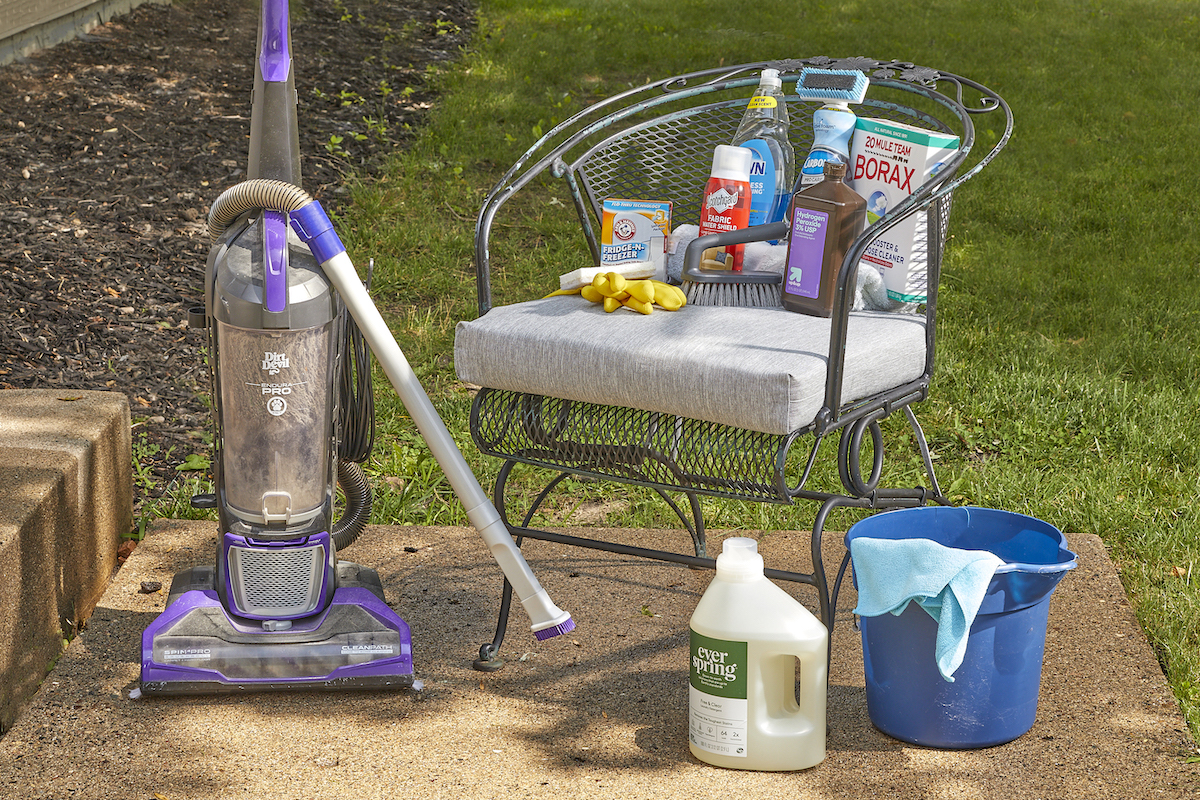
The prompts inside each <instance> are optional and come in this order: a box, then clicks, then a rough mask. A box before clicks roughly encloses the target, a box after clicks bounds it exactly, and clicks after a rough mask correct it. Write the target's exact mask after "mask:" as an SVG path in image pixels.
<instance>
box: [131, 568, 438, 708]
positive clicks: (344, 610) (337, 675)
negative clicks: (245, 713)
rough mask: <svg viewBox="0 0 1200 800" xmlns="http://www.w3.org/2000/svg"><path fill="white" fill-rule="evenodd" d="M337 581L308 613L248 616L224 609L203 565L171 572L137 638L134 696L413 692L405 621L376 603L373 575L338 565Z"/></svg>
mask: <svg viewBox="0 0 1200 800" xmlns="http://www.w3.org/2000/svg"><path fill="white" fill-rule="evenodd" d="M280 574H283V575H285V576H286V575H287V574H288V573H280ZM292 574H297V573H292ZM338 584H339V585H338V588H337V590H336V591H335V592H334V593H333V598H332V601H331V602H330V603H329V604H328V605H327V606H325V607H324V608H323V609H322V610H321V611H320V612H319V613H317V614H313V615H311V616H309V617H301V618H296V619H261V620H255V619H248V618H244V617H239V616H237V615H234V614H231V613H230V612H229V610H228V609H227V608H226V607H225V605H224V604H223V603H222V602H221V600H220V598H219V596H218V593H217V591H216V573H215V571H214V570H213V568H212V567H208V566H202V567H193V568H192V569H190V570H186V571H184V572H181V573H179V574H178V575H176V576H175V580H174V581H173V582H172V584H171V595H170V598H169V599H168V601H167V608H166V610H165V611H163V613H162V614H160V615H159V617H158V618H157V619H156V620H155V621H154V622H153V623H152V624H151V625H150V627H148V628H147V629H146V630H145V631H144V632H143V634H142V680H141V688H142V692H143V693H145V694H213V693H229V692H246V691H264V690H272V691H274V690H281V689H308V690H312V689H318V690H339V689H383V688H407V687H414V688H420V684H419V682H418V681H415V680H414V678H413V663H412V638H411V634H410V631H409V628H408V625H407V623H405V622H404V620H402V619H400V618H399V617H398V616H396V614H395V612H393V611H392V610H391V608H389V607H388V605H387V604H386V603H385V602H384V601H383V588H382V586H381V585H380V581H379V576H378V575H377V574H376V573H375V571H374V570H370V569H366V568H364V567H361V566H359V565H357V564H353V563H350V562H347V561H342V562H339V563H338ZM267 591H268V593H270V592H274V593H275V594H280V595H286V594H293V595H295V596H297V597H300V596H303V595H304V594H305V593H306V589H305V588H304V587H299V588H297V587H291V590H290V591H289V588H288V587H286V586H283V587H280V588H275V589H273V590H272V589H270V588H268V589H267Z"/></svg>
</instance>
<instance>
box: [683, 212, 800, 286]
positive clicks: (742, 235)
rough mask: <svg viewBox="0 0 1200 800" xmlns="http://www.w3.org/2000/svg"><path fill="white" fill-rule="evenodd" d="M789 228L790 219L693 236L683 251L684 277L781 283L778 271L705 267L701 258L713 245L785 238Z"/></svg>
mask: <svg viewBox="0 0 1200 800" xmlns="http://www.w3.org/2000/svg"><path fill="white" fill-rule="evenodd" d="M788 228H789V225H788V223H786V222H771V223H769V224H767V225H755V226H754V227H752V228H740V229H738V230H735V231H725V232H723V233H710V234H708V235H706V236H701V237H699V238H696V239H693V240H692V241H691V242H689V243H688V246H687V250H685V251H684V253H683V278H684V280H688V281H691V282H692V283H779V281H780V279H781V278H782V276H781V275H778V274H777V273H774V272H755V271H753V270H750V271H742V270H738V271H735V270H731V269H701V267H700V262H701V259H702V258H703V253H704V251H705V250H707V249H709V248H710V247H724V246H725V245H730V244H747V243H748V242H768V241H771V240H772V239H782V238H783V237H785V236H787V234H788Z"/></svg>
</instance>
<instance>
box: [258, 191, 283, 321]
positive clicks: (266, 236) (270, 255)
mask: <svg viewBox="0 0 1200 800" xmlns="http://www.w3.org/2000/svg"><path fill="white" fill-rule="evenodd" d="M287 231H288V224H287V215H286V214H284V213H282V212H279V211H264V212H263V287H264V294H265V295H266V297H265V298H264V299H265V300H266V307H267V311H270V312H271V313H273V314H278V313H279V312H281V311H286V310H287V300H288V280H287V246H288V241H287Z"/></svg>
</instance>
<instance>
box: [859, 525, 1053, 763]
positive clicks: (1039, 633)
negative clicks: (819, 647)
mask: <svg viewBox="0 0 1200 800" xmlns="http://www.w3.org/2000/svg"><path fill="white" fill-rule="evenodd" d="M860 537H862V538H874V539H930V540H932V541H934V542H937V543H938V544H941V545H945V546H946V547H955V548H959V549H963V550H987V551H990V552H992V553H995V554H996V555H997V556H999V557H1000V558H1001V559H1003V560H1004V562H1005V563H1004V564H1003V565H1001V566H1000V567H998V568H997V569H996V574H995V576H994V577H993V578H992V581H991V583H990V584H989V585H988V589H987V594H986V595H985V596H984V599H983V604H982V605H981V606H980V608H979V613H978V615H977V616H976V617H975V621H974V622H973V623H972V625H971V632H970V636H969V637H968V640H967V650H966V655H965V656H964V658H963V662H962V665H961V666H960V667H959V668H958V670H957V671H956V672H955V673H954V682H953V683H950V682H947V681H945V680H943V678H942V676H941V673H940V672H939V671H938V668H937V663H936V662H935V660H934V650H935V647H934V645H935V641H936V639H937V623H936V622H935V621H934V620H933V618H932V617H930V616H929V614H927V613H926V612H925V610H924V609H922V608H921V607H920V606H918V605H917V604H916V603H910V604H909V605H908V608H906V609H905V610H904V612H903V613H902V614H900V615H899V616H894V615H892V614H882V615H880V616H877V617H861V618H860V620H859V622H860V625H861V628H862V642H863V665H864V668H865V672H866V686H867V713H868V714H869V715H870V718H871V723H872V724H873V725H875V727H877V728H878V729H879V730H881V731H883V732H884V733H886V734H887V735H888V736H891V737H893V738H896V739H900V740H902V741H905V742H912V743H913V744H919V745H923V746H926V747H941V748H954V749H965V748H976V747H990V746H992V745H997V744H1003V743H1004V742H1009V741H1012V740H1013V739H1016V738H1017V737H1018V736H1021V735H1022V734H1024V733H1025V732H1026V731H1028V730H1029V729H1030V728H1032V727H1033V723H1034V719H1035V717H1036V716H1037V701H1038V690H1039V687H1040V685H1041V679H1042V655H1043V652H1044V650H1045V646H1046V619H1047V615H1048V613H1049V610H1050V595H1051V593H1053V591H1054V587H1055V586H1057V585H1058V582H1059V581H1060V580H1061V579H1062V577H1063V575H1065V574H1066V573H1067V571H1068V570H1071V569H1074V568H1075V554H1074V553H1072V552H1071V551H1070V550H1068V549H1067V541H1066V539H1065V537H1063V535H1062V533H1061V532H1060V531H1059V530H1058V529H1057V528H1055V527H1054V526H1053V525H1050V524H1048V523H1046V522H1043V521H1041V520H1039V519H1035V518H1033V517H1027V516H1023V515H1021V514H1014V513H1011V512H1007V511H997V510H995V509H987V508H947V507H942V506H930V507H921V508H909V509H902V510H898V511H889V512H886V513H883V514H877V515H876V516H873V517H869V518H867V519H865V520H862V521H861V522H859V523H857V524H855V525H854V526H853V527H851V529H850V531H849V532H848V533H847V534H846V546H847V547H849V546H850V542H851V541H853V540H854V539H855V538H860ZM855 585H856V586H857V576H856V577H855Z"/></svg>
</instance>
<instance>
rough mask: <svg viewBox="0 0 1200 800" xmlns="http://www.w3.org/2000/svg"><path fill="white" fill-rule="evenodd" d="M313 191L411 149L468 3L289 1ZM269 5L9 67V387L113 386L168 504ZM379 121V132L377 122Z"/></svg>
mask: <svg viewBox="0 0 1200 800" xmlns="http://www.w3.org/2000/svg"><path fill="white" fill-rule="evenodd" d="M291 6H292V8H291V16H292V42H293V56H294V60H295V61H294V65H295V69H296V75H297V81H296V84H297V90H298V95H299V99H298V108H299V116H300V141H301V150H302V170H303V173H304V188H305V189H307V190H308V191H309V192H310V193H311V194H312V195H313V196H314V197H316V198H317V199H319V200H320V201H321V202H322V204H324V205H325V206H326V208H329V209H331V210H334V211H336V210H337V207H338V204H339V195H340V194H341V193H342V192H343V191H344V190H343V188H342V181H343V176H344V175H345V174H346V173H347V172H348V171H350V170H354V171H356V172H357V173H358V174H365V175H370V174H371V173H372V172H373V171H375V170H376V169H378V167H379V165H380V163H381V160H382V159H383V158H384V157H385V156H386V155H387V154H388V153H391V152H393V151H394V150H395V149H396V148H398V147H403V146H404V144H405V142H406V140H408V139H409V138H410V137H411V136H412V131H413V129H414V128H415V127H416V126H418V125H420V123H421V121H422V118H423V116H424V114H425V113H426V111H427V110H428V109H429V108H430V106H431V104H432V102H433V101H434V97H433V95H432V92H431V90H430V89H429V88H428V87H427V85H426V76H427V70H429V69H430V68H436V66H437V65H438V64H439V63H444V62H447V61H450V60H452V59H454V58H456V57H457V55H458V53H459V51H460V49H461V48H462V46H463V45H464V44H465V42H466V41H467V40H468V38H469V36H470V32H471V29H472V27H473V24H474V16H473V8H472V7H471V5H470V4H469V3H468V2H467V1H466V0H293V3H292V4H291ZM257 25H258V5H257V4H256V3H255V2H253V0H178V1H177V2H176V3H175V4H174V5H157V4H147V5H143V6H141V7H139V8H137V9H135V10H134V11H133V12H131V13H130V14H128V15H126V16H123V17H120V18H117V19H116V20H114V21H112V22H111V23H109V24H107V25H105V26H103V27H100V28H97V29H96V30H94V31H92V32H91V33H90V34H89V35H87V36H86V37H84V38H82V39H80V40H77V41H72V42H68V43H64V44H61V45H59V46H57V47H54V48H52V49H49V50H46V51H42V52H40V53H37V54H35V55H33V56H32V57H30V58H29V59H28V60H26V61H25V62H22V63H15V64H10V65H8V66H5V67H0V295H2V296H3V298H4V301H3V303H0V388H22V389H31V388H62V389H63V390H64V391H66V390H70V389H101V390H103V389H109V390H113V391H120V392H123V393H125V394H126V395H127V396H128V397H129V401H130V405H131V407H132V409H133V416H134V424H135V427H134V441H135V449H136V452H137V455H138V456H139V458H140V459H141V462H142V466H143V467H144V468H145V469H146V470H147V471H148V474H149V475H152V476H153V477H154V479H155V480H154V481H153V483H154V484H155V486H153V487H150V486H148V485H145V484H149V483H150V481H146V482H144V484H143V485H139V486H138V488H137V492H138V495H137V500H136V502H138V503H142V502H145V500H146V499H147V498H150V497H154V496H156V494H158V493H161V492H162V491H163V490H164V488H165V487H166V485H167V483H168V482H169V481H170V480H171V479H172V478H173V477H174V476H175V475H176V474H177V473H176V469H175V467H176V465H178V464H180V463H182V462H183V461H184V460H185V459H186V457H187V455H188V454H189V453H193V452H197V453H207V445H205V444H204V442H203V440H202V438H201V437H202V435H203V434H204V433H205V432H207V431H208V430H209V429H210V420H209V415H208V412H207V405H206V403H205V402H204V399H203V394H204V393H205V392H206V391H207V386H208V380H209V379H208V375H207V371H206V370H205V368H204V364H203V354H202V346H203V344H204V337H203V336H202V335H201V334H200V333H199V332H190V333H189V331H188V330H187V310H188V308H189V307H191V306H193V305H196V304H197V303H199V302H202V301H203V285H204V269H205V259H206V255H207V251H208V245H207V236H206V235H205V219H206V216H207V214H208V207H209V204H210V203H211V202H212V201H213V200H214V199H215V198H216V197H217V196H219V195H220V193H221V192H222V191H224V190H225V189H227V188H228V187H229V186H232V185H233V184H236V183H238V182H240V181H242V180H244V179H245V162H246V153H247V142H248V138H247V137H248V134H249V123H250V120H249V114H250V90H251V87H252V84H253V73H252V71H251V70H252V66H253V62H254V53H255V34H256V30H257ZM367 120H369V122H368V121H367Z"/></svg>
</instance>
